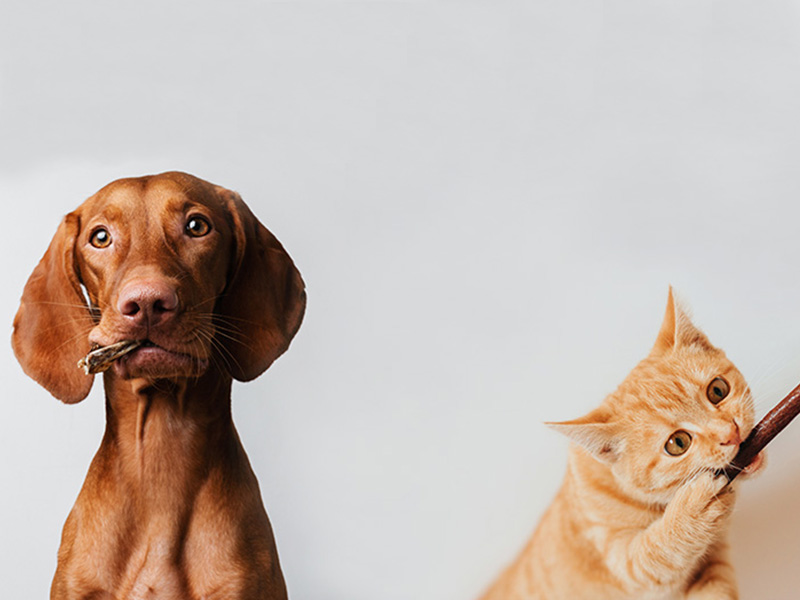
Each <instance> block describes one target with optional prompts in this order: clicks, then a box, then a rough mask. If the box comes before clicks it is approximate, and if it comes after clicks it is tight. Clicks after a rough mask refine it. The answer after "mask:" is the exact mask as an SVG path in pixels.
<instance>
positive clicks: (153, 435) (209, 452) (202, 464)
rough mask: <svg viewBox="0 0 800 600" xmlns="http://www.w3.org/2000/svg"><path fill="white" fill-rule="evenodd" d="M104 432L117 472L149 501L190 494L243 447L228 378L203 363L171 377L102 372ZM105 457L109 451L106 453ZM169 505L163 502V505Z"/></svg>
mask: <svg viewBox="0 0 800 600" xmlns="http://www.w3.org/2000/svg"><path fill="white" fill-rule="evenodd" d="M104 385H105V390H106V434H105V437H104V439H103V445H104V446H108V448H107V449H108V450H109V451H110V455H111V456H114V457H115V459H116V460H115V462H116V468H115V471H116V474H117V476H118V477H121V478H122V479H124V480H126V481H128V482H130V483H133V484H135V485H134V486H133V487H134V489H145V490H147V494H148V495H149V496H150V497H149V498H148V501H149V502H150V503H152V504H153V505H154V506H157V505H159V502H158V501H159V500H161V501H162V502H161V504H163V505H164V508H167V509H168V505H169V503H170V502H169V500H170V499H173V500H174V499H178V498H181V497H182V498H184V499H186V498H189V497H192V496H193V495H194V494H195V493H196V492H197V488H198V486H199V485H201V484H202V481H203V480H204V478H205V477H206V476H207V475H208V473H209V471H210V470H212V469H214V467H215V466H219V465H221V464H222V463H224V462H225V461H226V460H227V459H230V458H231V454H232V453H233V454H236V453H238V451H239V450H240V449H241V446H240V444H239V440H238V437H237V434H236V431H235V429H234V426H233V420H232V417H231V399H230V392H231V378H230V376H228V375H227V374H223V373H221V372H219V371H216V370H213V367H212V368H211V369H209V371H208V372H206V374H204V375H202V376H201V377H199V378H186V379H181V380H177V381H155V382H153V381H148V380H145V379H120V378H119V377H118V376H116V375H115V374H114V373H113V371H112V370H109V371H107V372H106V373H105V375H104ZM106 456H109V454H108V453H107V454H106ZM168 510H169V509H168Z"/></svg>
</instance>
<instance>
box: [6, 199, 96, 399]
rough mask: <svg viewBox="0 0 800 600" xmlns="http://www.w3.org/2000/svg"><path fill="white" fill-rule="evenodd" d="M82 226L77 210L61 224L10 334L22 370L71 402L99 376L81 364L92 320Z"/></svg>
mask: <svg viewBox="0 0 800 600" xmlns="http://www.w3.org/2000/svg"><path fill="white" fill-rule="evenodd" d="M79 226H80V222H79V217H78V215H77V214H76V213H70V214H68V215H67V216H66V217H64V220H63V221H62V222H61V225H59V227H58V231H56V234H55V236H53V241H51V242H50V246H49V247H48V248H47V252H45V254H44V256H43V257H42V260H40V261H39V264H38V265H37V266H36V268H35V269H34V270H33V273H32V274H31V276H30V278H29V279H28V283H26V284H25V290H24V291H23V292H22V300H21V302H20V305H19V310H18V311H17V316H16V317H15V318H14V333H13V335H12V336H11V345H12V346H13V347H14V354H15V355H16V356H17V360H18V361H19V363H20V364H21V365H22V370H23V371H25V373H27V374H28V375H30V376H31V377H32V378H33V379H35V380H36V381H37V382H38V383H40V384H41V385H42V386H43V387H44V388H46V389H47V391H49V392H50V393H51V394H53V396H55V397H56V398H58V399H59V400H62V401H63V402H67V403H69V404H71V403H74V402H80V401H81V400H83V399H84V398H85V397H86V396H87V394H88V393H89V390H91V389H92V381H93V380H94V377H93V376H90V375H86V374H84V372H83V371H82V370H81V369H79V368H78V360H79V359H80V358H81V357H83V356H85V355H86V354H87V353H88V352H89V339H88V335H89V330H90V329H91V328H92V325H93V323H92V316H91V313H90V312H89V307H88V306H87V305H86V301H85V300H84V297H83V292H82V291H81V285H80V281H79V279H78V274H77V272H76V268H75V239H76V237H77V235H78V229H79Z"/></svg>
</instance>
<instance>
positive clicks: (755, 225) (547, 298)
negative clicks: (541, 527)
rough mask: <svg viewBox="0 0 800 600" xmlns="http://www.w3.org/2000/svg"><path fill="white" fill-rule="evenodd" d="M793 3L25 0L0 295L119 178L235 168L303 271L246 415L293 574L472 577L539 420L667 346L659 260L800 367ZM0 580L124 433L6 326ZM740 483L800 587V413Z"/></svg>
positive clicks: (22, 573)
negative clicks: (44, 369) (28, 353)
mask: <svg viewBox="0 0 800 600" xmlns="http://www.w3.org/2000/svg"><path fill="white" fill-rule="evenodd" d="M799 95H800V14H798V4H797V3H796V2H770V1H762V2H758V3H754V2H738V1H729V2H724V3H723V2H717V3H707V2H702V1H698V0H691V1H684V2H669V3H667V2H647V1H641V0H637V1H635V2H634V1H630V2H605V3H597V2H525V3H519V4H515V3H506V2H483V3H464V4H458V3H446V4H433V3H424V2H418V3H400V2H358V3H341V2H317V3H313V4H308V3H302V2H283V3H266V2H237V3H221V2H220V3H210V2H201V1H196V2H191V3H190V2H172V3H163V2H159V3H152V2H137V3H111V2H87V1H83V0H77V1H75V2H69V3H64V2H50V3H44V2H38V1H28V2H24V3H23V2H13V1H12V2H6V3H4V4H3V6H2V8H0V200H1V201H2V206H3V208H4V217H3V218H4V221H5V223H4V225H5V226H4V227H3V232H4V233H3V235H2V236H0V252H2V256H3V257H4V258H3V272H4V280H5V282H4V285H3V286H2V291H1V293H0V314H2V315H3V318H4V319H5V322H6V323H7V330H6V331H7V333H8V334H10V323H11V320H12V318H13V314H14V312H15V311H16V307H17V302H18V299H19V295H20V293H21V290H22V286H23V284H24V282H25V280H26V278H27V276H28V274H29V273H30V270H31V269H32V268H33V266H34V265H35V263H36V261H38V259H39V257H40V256H41V254H42V253H43V252H44V250H45V248H46V245H47V243H48V241H49V239H50V237H51V235H52V234H53V232H54V231H55V228H56V225H57V223H58V220H59V219H60V217H61V216H62V215H63V214H64V213H66V212H68V211H69V210H71V209H72V208H74V207H75V206H77V205H78V204H79V203H80V202H81V201H82V200H83V199H84V198H85V197H87V196H89V195H90V194H92V193H93V192H94V191H95V190H96V189H98V188H99V187H101V186H102V185H104V184H105V183H107V182H108V181H111V180H112V179H115V178H117V177H121V176H129V175H137V174H144V173H152V172H160V171H164V170H170V169H182V170H187V171H190V172H192V173H195V174H197V175H199V176H201V177H204V178H206V179H209V180H212V181H214V182H216V183H220V184H223V185H226V186H228V187H232V188H234V189H237V190H238V191H240V192H241V193H242V195H243V197H244V198H245V199H246V200H247V201H248V202H249V204H250V205H251V207H252V208H253V209H254V211H255V212H256V214H257V215H259V217H260V218H261V219H262V221H263V222H265V223H266V224H267V225H268V226H269V227H270V228H271V229H272V231H273V232H274V233H275V234H276V235H277V236H278V237H279V238H280V239H281V241H282V242H283V243H284V244H285V246H286V247H287V249H288V250H289V252H290V253H291V254H292V256H293V257H294V259H295V261H296V262H297V264H298V266H299V267H300V269H301V271H302V272H303V275H304V277H305V279H306V281H307V283H308V293H309V305H308V312H307V317H306V321H305V323H304V325H303V327H302V329H301V331H300V333H299V335H298V336H297V338H296V340H295V342H294V344H293V346H292V347H291V348H290V350H289V352H288V353H287V354H286V355H285V356H284V357H283V358H281V359H280V361H278V363H276V364H275V366H274V367H273V368H272V369H271V370H270V371H268V372H267V373H266V374H265V375H264V376H262V377H261V378H260V379H258V380H257V381H255V382H253V383H249V384H247V385H237V386H236V387H235V390H234V394H235V401H234V405H235V413H236V414H235V416H236V420H237V423H238V426H239V429H240V432H241V435H242V438H243V442H244V445H245V448H246V449H247V450H248V452H249V455H250V458H251V460H252V462H253V465H254V467H255V469H256V471H257V473H258V476H259V479H260V481H261V485H262V490H263V495H264V499H265V502H266V505H267V508H268V511H269V514H270V516H271V519H272V522H273V526H274V528H275V532H276V536H277V541H278V546H279V550H280V557H281V561H282V563H283V567H284V571H285V574H286V577H287V580H288V584H289V588H290V593H291V595H292V597H293V598H295V599H296V600H408V599H411V598H414V599H420V600H428V599H429V600H439V599H445V600H449V599H452V600H456V599H461V598H474V597H475V596H476V595H478V593H479V592H480V591H481V589H482V588H483V587H484V586H485V585H486V584H487V583H488V582H489V580H490V579H491V578H492V577H494V576H495V574H496V573H497V572H498V570H499V569H500V568H501V566H502V565H503V564H504V563H505V562H507V561H508V560H510V559H511V558H512V556H513V555H514V554H515V553H516V552H517V551H518V549H519V547H520V546H521V545H522V543H523V542H524V540H525V539H526V538H527V537H528V536H529V535H530V533H531V531H532V529H533V526H534V524H535V523H536V521H537V519H538V518H539V516H540V514H541V512H542V511H543V509H544V508H545V507H546V505H547V503H548V502H549V500H550V498H551V497H552V495H553V494H554V493H555V491H556V489H557V487H558V484H559V481H560V479H561V476H562V473H563V467H564V463H565V457H566V442H565V441H564V440H562V439H561V438H559V437H557V435H556V434H555V433H551V432H550V431H548V430H546V429H545V428H544V427H543V426H542V425H541V422H542V421H545V420H549V419H566V418H571V417H575V416H578V415H580V414H581V413H583V412H585V411H587V410H588V409H589V408H591V407H592V406H594V405H596V404H597V403H599V402H600V400H601V399H602V398H603V396H604V395H605V394H606V393H608V392H609V391H611V390H612V389H613V388H614V387H615V385H616V384H617V383H618V382H619V381H620V380H621V379H622V378H623V377H624V376H625V374H626V373H627V371H628V370H629V369H630V368H631V367H632V366H633V365H634V364H635V363H636V361H637V360H639V359H640V358H641V357H643V355H644V354H645V353H646V352H647V350H648V349H649V347H650V344H651V343H652V341H653V339H654V337H655V334H656V332H657V330H658V326H659V324H660V319H661V316H662V311H663V308H664V303H665V301H666V291H667V286H668V284H670V283H672V284H673V285H675V286H676V287H677V289H678V290H679V291H680V292H681V293H682V295H683V297H684V298H686V299H687V300H688V302H689V304H690V305H691V306H693V308H694V313H695V316H696V320H697V322H698V324H699V325H701V326H702V327H704V328H705V330H706V332H707V333H708V334H709V336H710V338H711V339H712V341H714V342H715V343H716V344H718V345H720V346H721V347H723V348H724V349H725V350H726V351H727V352H728V354H729V356H731V358H732V359H733V360H734V362H736V363H737V364H738V365H739V367H740V369H741V370H742V371H743V372H744V373H745V376H747V377H748V378H749V379H750V382H751V384H752V386H753V388H754V391H755V392H756V394H757V397H758V398H759V415H760V414H763V413H764V412H765V411H766V410H767V409H768V408H769V407H770V406H772V404H774V403H775V402H776V401H777V400H778V399H779V398H780V397H781V396H782V395H783V393H784V392H786V391H787V390H788V389H790V388H791V387H792V386H793V385H794V384H795V383H796V382H797V381H798V380H800V364H798V360H799V359H800V311H798V310H797V299H798V298H799V297H800V276H799V275H800V273H798V264H800V261H799V260H798V250H800V241H799V239H798V235H797V233H796V230H797V222H798V219H799V218H800V210H799V209H798V197H800V196H799V192H800V170H799V169H798V163H799V162H800V120H798V96H799ZM0 375H2V381H3V382H4V383H3V388H4V392H3V418H2V419H0V456H2V462H1V463H0V481H2V482H3V483H2V493H0V531H2V542H1V543H0V581H2V585H3V592H2V595H3V597H8V598H25V599H27V598H42V597H45V596H46V594H47V590H48V587H49V581H50V577H51V576H52V572H53V569H54V565H55V554H56V549H57V547H58V543H59V536H60V528H61V524H62V523H63V521H64V519H65V517H66V515H67V513H68V511H69V509H70V507H71V506H72V503H73V502H74V499H75V496H76V494H77V492H78V490H79V488H80V485H81V483H82V479H83V476H84V474H85V472H86V469H87V467H88V464H89V461H90V460H91V457H92V455H93V453H94V451H95V450H96V448H97V445H98V443H99V440H100V437H101V435H102V431H103V406H102V398H101V395H100V393H99V392H100V390H99V389H95V390H94V392H93V394H92V395H91V396H90V397H89V398H88V399H87V400H86V401H84V402H83V403H82V404H80V405H77V406H62V405H59V403H58V402H57V401H55V400H53V399H52V398H50V397H49V396H48V394H47V393H46V392H45V391H44V390H43V389H41V388H40V387H38V386H37V385H36V384H35V383H33V382H32V381H31V380H29V379H27V378H26V377H25V376H24V375H23V374H22V372H21V370H20V369H19V367H18V365H17V363H16V361H15V360H14V358H13V356H12V354H11V352H10V349H9V347H8V344H3V345H0ZM771 448H772V453H771V458H770V464H769V467H768V469H767V472H766V473H765V474H764V475H763V476H762V477H761V478H759V479H757V480H754V481H752V482H746V483H745V484H744V485H742V497H741V501H740V503H739V505H738V508H737V513H736V516H735V525H734V531H733V539H734V557H735V561H736V564H737V567H738V569H739V572H740V576H741V584H742V589H743V597H744V598H770V599H773V600H781V599H789V598H794V597H796V595H797V589H800V570H798V569H797V564H798V559H799V558H800V520H799V519H798V518H797V513H796V505H797V497H798V494H800V468H798V466H797V464H798V463H797V460H796V456H797V453H798V452H800V426H795V427H792V428H790V429H789V430H787V432H785V433H784V434H783V435H782V436H781V437H779V438H778V439H777V440H776V441H775V442H774V443H773V444H772V446H771Z"/></svg>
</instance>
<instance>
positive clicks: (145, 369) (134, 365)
mask: <svg viewBox="0 0 800 600" xmlns="http://www.w3.org/2000/svg"><path fill="white" fill-rule="evenodd" d="M78 366H80V367H81V368H83V369H84V371H85V372H86V373H87V374H94V373H100V372H103V371H106V370H108V369H110V368H112V367H113V368H114V372H115V374H117V375H118V376H120V377H122V378H123V379H130V378H132V377H152V378H162V377H187V376H192V375H199V374H201V373H202V372H203V371H205V370H206V368H208V359H206V358H203V357H199V356H196V355H193V354H187V353H185V352H181V351H179V350H172V349H169V348H165V347H164V346H160V345H158V344H156V343H155V342H153V341H152V340H150V339H144V340H122V341H120V342H116V343H114V344H109V345H106V346H101V345H100V344H97V343H93V344H92V350H91V351H90V352H89V353H88V354H87V355H86V356H85V357H83V358H82V359H81V360H80V361H79V362H78Z"/></svg>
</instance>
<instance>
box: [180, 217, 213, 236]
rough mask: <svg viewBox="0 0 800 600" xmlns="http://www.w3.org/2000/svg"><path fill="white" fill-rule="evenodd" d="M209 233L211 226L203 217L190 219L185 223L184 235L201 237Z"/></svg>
mask: <svg viewBox="0 0 800 600" xmlns="http://www.w3.org/2000/svg"><path fill="white" fill-rule="evenodd" d="M209 231H211V224H210V223H209V222H208V221H206V220H205V219H204V218H203V217H198V216H194V217H190V218H189V220H188V221H187V222H186V233H188V234H189V235H190V236H192V237H203V236H204V235H208V232H209Z"/></svg>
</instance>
